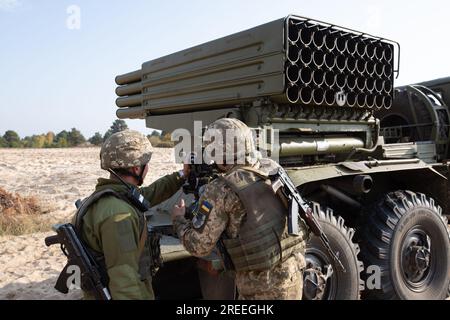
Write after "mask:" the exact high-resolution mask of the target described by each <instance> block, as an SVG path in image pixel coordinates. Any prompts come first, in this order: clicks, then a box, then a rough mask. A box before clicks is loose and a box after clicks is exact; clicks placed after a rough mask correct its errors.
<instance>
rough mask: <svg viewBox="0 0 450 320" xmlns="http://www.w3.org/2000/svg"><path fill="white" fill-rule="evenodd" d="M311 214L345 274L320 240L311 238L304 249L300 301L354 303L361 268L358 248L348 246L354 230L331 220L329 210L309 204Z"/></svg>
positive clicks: (359, 288) (340, 219)
mask: <svg viewBox="0 0 450 320" xmlns="http://www.w3.org/2000/svg"><path fill="white" fill-rule="evenodd" d="M313 211H314V215H315V216H316V218H317V219H318V220H319V222H320V225H321V226H322V229H323V231H324V232H325V234H326V235H327V237H328V239H329V241H330V245H331V249H332V250H333V251H334V252H336V253H337V254H338V256H339V259H340V260H341V262H342V264H343V266H344V268H345V269H346V270H345V272H344V270H342V268H341V267H340V266H339V264H338V263H336V261H334V260H333V257H332V256H331V255H330V254H329V252H328V251H327V249H326V248H325V247H324V245H323V244H322V242H321V240H320V239H319V238H318V237H317V236H314V235H312V236H311V239H310V241H309V242H308V244H307V246H306V268H305V271H304V274H303V299H304V300H358V299H359V297H360V291H361V290H362V289H363V286H362V280H361V278H360V273H361V271H362V270H363V264H362V262H361V261H359V260H358V253H359V246H358V245H357V244H355V243H353V242H352V238H353V235H354V233H355V232H354V230H353V229H351V228H347V227H346V226H345V225H344V219H343V218H342V217H336V216H334V215H333V210H332V209H330V208H326V210H325V211H324V210H322V209H321V208H320V205H319V204H318V203H313Z"/></svg>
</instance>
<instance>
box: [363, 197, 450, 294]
mask: <svg viewBox="0 0 450 320" xmlns="http://www.w3.org/2000/svg"><path fill="white" fill-rule="evenodd" d="M370 211H371V212H370V213H369V217H368V222H367V223H366V224H365V226H364V227H363V229H364V232H362V240H363V241H362V244H361V257H362V259H363V261H364V264H365V265H366V266H378V267H379V268H380V269H379V270H380V281H379V287H378V288H377V287H375V288H374V289H369V288H368V289H366V291H364V297H367V298H374V299H425V300H431V299H445V297H446V296H447V293H448V288H449V282H450V251H449V250H450V237H449V232H448V229H447V221H446V218H444V216H443V215H442V209H441V208H440V207H439V206H438V205H437V204H436V203H435V201H434V200H433V199H432V198H430V197H427V196H426V195H424V194H420V193H414V192H411V191H396V192H392V193H389V194H387V195H386V196H384V198H383V199H381V201H380V202H378V203H377V204H376V205H375V206H374V207H373V208H372V209H371V210H370Z"/></svg>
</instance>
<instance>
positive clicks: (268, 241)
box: [219, 167, 307, 271]
mask: <svg viewBox="0 0 450 320" xmlns="http://www.w3.org/2000/svg"><path fill="white" fill-rule="evenodd" d="M263 170H264V169H262V170H261V171H259V170H255V169H253V168H248V167H238V168H237V169H234V170H232V172H230V173H228V174H226V175H224V176H222V177H219V179H221V180H222V181H224V182H225V183H226V184H227V185H228V186H229V187H230V188H231V189H232V190H233V191H234V192H235V193H236V194H237V195H238V197H239V199H240V200H241V202H242V204H243V206H244V209H245V211H246V217H245V218H244V222H243V223H242V225H241V227H240V229H239V235H238V237H237V238H234V239H226V238H222V241H223V245H224V247H225V249H226V251H227V253H228V256H229V257H230V259H231V261H232V263H233V266H234V269H235V270H236V271H262V270H269V269H272V268H273V267H275V266H276V265H278V264H279V263H282V262H284V261H285V260H287V258H289V257H290V256H291V255H292V254H293V253H294V252H296V251H299V250H303V249H304V240H305V239H306V238H307V233H306V232H307V231H306V230H305V229H304V231H303V233H302V234H301V235H299V236H290V235H289V234H288V230H287V209H286V207H285V206H284V205H283V202H282V201H281V199H280V198H279V197H278V196H277V195H276V194H274V192H273V190H272V186H271V183H270V180H269V179H268V177H267V174H266V172H264V171H263Z"/></svg>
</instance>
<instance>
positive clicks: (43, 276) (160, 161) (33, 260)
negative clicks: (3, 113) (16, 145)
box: [0, 148, 181, 299]
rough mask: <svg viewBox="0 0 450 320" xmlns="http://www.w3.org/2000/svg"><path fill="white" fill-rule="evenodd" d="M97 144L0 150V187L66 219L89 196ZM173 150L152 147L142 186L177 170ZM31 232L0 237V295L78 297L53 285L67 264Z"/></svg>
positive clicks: (40, 235)
mask: <svg viewBox="0 0 450 320" xmlns="http://www.w3.org/2000/svg"><path fill="white" fill-rule="evenodd" d="M99 152H100V149H99V148H81V149H24V150H14V149H0V187H2V188H4V189H5V190H7V191H9V192H13V193H18V194H20V195H22V196H36V197H37V198H38V199H39V200H40V202H41V203H42V205H43V206H44V207H46V208H48V209H49V211H50V212H49V213H47V216H48V218H49V219H50V220H51V221H54V222H59V221H64V220H66V221H67V220H69V219H70V217H71V216H72V215H73V213H74V211H75V206H74V203H75V201H76V200H77V199H80V198H84V197H86V196H88V195H89V194H90V193H91V192H92V191H93V190H94V187H95V184H96V181H97V178H98V177H106V176H107V173H106V172H105V171H103V170H101V169H100V164H99ZM173 159H174V157H173V151H172V149H158V148H155V149H154V155H153V157H152V160H151V166H150V170H149V174H148V175H147V178H146V180H145V184H150V183H151V182H153V181H155V180H156V179H158V178H160V177H162V176H163V175H165V174H169V173H172V172H173V171H176V170H179V169H180V168H181V165H178V164H176V163H174V160H173ZM51 234H53V232H51V231H50V228H49V232H47V233H36V234H31V235H24V236H19V237H12V236H4V237H0V299H79V298H80V297H81V294H80V292H79V291H73V292H71V293H70V294H69V295H67V296H66V295H63V294H60V293H58V292H57V291H56V290H55V289H54V288H53V286H54V284H55V282H56V279H57V276H58V274H59V272H60V271H61V270H62V268H63V267H64V264H65V263H66V259H65V257H64V256H63V255H62V252H61V250H60V249H59V247H58V246H53V247H50V248H47V247H46V246H45V244H44V238H45V237H46V236H48V235H51Z"/></svg>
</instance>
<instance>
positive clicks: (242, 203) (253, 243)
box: [172, 119, 308, 300]
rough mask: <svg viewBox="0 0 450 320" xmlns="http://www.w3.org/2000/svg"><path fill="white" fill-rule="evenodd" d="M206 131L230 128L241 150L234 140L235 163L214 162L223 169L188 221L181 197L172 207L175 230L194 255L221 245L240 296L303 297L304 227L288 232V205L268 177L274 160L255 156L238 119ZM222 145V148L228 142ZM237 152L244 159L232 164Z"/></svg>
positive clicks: (245, 131)
mask: <svg viewBox="0 0 450 320" xmlns="http://www.w3.org/2000/svg"><path fill="white" fill-rule="evenodd" d="M210 130H215V131H219V132H223V134H222V137H225V135H226V134H225V131H226V130H234V132H235V134H237V137H241V138H242V140H243V143H244V144H245V147H244V148H241V151H239V150H237V148H236V145H234V147H233V149H232V150H231V153H233V156H234V160H235V162H234V163H233V164H230V162H229V161H228V162H224V163H226V164H219V163H217V162H216V164H217V166H218V167H219V169H221V171H223V172H224V174H223V176H220V177H219V178H217V179H215V180H214V181H213V182H211V183H210V184H208V185H207V186H206V188H205V190H204V192H203V193H202V195H201V197H200V199H199V203H198V206H197V208H196V209H195V210H194V217H193V219H192V220H188V219H186V218H185V216H184V214H185V208H184V202H183V201H181V202H180V204H179V205H178V206H175V208H174V210H173V212H172V219H173V224H174V228H175V230H176V232H177V233H178V235H179V237H180V239H181V241H182V243H183V245H184V246H185V248H186V250H187V251H189V252H190V253H191V254H193V255H194V256H198V257H201V256H206V255H208V254H210V253H211V252H212V250H213V249H214V248H215V247H216V245H217V244H219V248H221V249H220V250H219V251H220V253H221V255H222V258H223V260H224V262H225V261H228V263H226V264H228V265H229V268H230V267H231V269H232V270H234V271H236V286H237V289H238V293H239V298H240V299H289V300H296V299H301V297H302V289H303V269H304V267H305V258H304V249H305V240H306V238H307V236H308V230H307V228H306V226H305V225H304V224H301V226H302V228H301V235H300V236H296V237H295V236H289V235H288V233H287V210H286V208H285V206H284V205H283V202H282V201H281V200H280V198H278V196H277V195H275V194H274V193H273V190H272V188H271V184H270V182H269V181H268V180H267V175H268V174H269V173H270V172H271V171H272V170H274V169H276V168H277V167H278V164H277V163H276V162H274V161H272V160H270V159H265V158H260V157H258V156H257V153H256V150H255V147H254V142H253V138H252V135H251V131H250V129H249V128H248V127H247V126H246V125H245V124H244V123H242V122H241V121H239V120H236V119H220V120H218V121H216V122H214V123H213V124H212V125H211V126H210V127H209V128H208V130H207V131H206V133H205V135H207V134H208V132H210ZM231 136H233V134H232V135H231ZM217 141H220V139H216V140H215V143H218V142H217ZM219 144H220V143H219ZM228 145H229V144H228ZM210 146H211V145H209V146H207V147H206V148H208V147H210ZM220 147H224V153H225V151H226V150H227V141H225V142H224V143H223V144H221V146H219V147H218V148H220ZM206 148H205V149H206ZM229 153H230V150H229V149H228V156H229V155H230V154H229ZM224 157H225V155H224ZM239 157H241V159H244V161H241V163H242V164H236V162H238V163H239V160H238V159H239Z"/></svg>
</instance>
